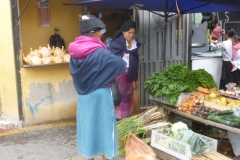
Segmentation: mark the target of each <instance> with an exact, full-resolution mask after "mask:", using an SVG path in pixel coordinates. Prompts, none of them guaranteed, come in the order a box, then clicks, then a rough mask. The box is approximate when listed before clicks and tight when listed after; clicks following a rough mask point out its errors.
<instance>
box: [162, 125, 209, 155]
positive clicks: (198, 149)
mask: <svg viewBox="0 0 240 160" xmlns="http://www.w3.org/2000/svg"><path fill="white" fill-rule="evenodd" d="M162 134H164V135H166V136H168V137H170V138H173V139H176V140H178V141H181V142H184V143H186V144H189V145H190V146H191V151H192V154H193V155H195V154H199V153H202V152H204V151H205V150H206V149H207V148H209V146H208V144H207V142H206V140H205V139H203V137H202V136H201V135H200V134H198V133H195V132H193V131H192V130H190V129H188V127H187V125H186V124H185V123H182V122H177V123H174V124H173V125H172V127H171V128H170V129H168V128H166V129H163V130H162ZM164 143H165V145H164V147H167V148H170V149H173V150H176V151H178V152H180V153H182V154H184V153H185V152H186V147H185V146H184V145H182V144H180V143H177V142H172V143H169V141H166V140H165V139H160V140H159V144H160V145H163V144H164Z"/></svg>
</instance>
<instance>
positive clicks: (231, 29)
mask: <svg viewBox="0 0 240 160" xmlns="http://www.w3.org/2000/svg"><path fill="white" fill-rule="evenodd" d="M225 34H226V35H227V36H228V37H230V38H232V37H233V36H234V35H235V30H234V29H233V28H232V27H228V28H227V29H226V32H225Z"/></svg>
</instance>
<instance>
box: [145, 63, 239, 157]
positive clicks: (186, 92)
mask: <svg viewBox="0 0 240 160" xmlns="http://www.w3.org/2000/svg"><path fill="white" fill-rule="evenodd" d="M144 87H145V89H146V91H147V92H148V93H149V94H150V96H149V99H150V100H151V101H152V102H153V104H156V105H157V106H159V107H160V108H162V109H164V110H166V111H168V112H172V113H174V114H175V115H179V116H181V117H184V118H186V119H188V120H190V121H193V122H196V123H198V124H203V125H205V126H208V127H212V128H217V129H219V130H222V131H223V133H224V134H223V135H222V137H220V140H219V141H218V143H220V142H221V140H222V139H223V138H224V137H225V135H226V133H227V132H228V133H229V132H231V133H233V134H240V123H239V122H240V117H239V109H240V107H239V106H240V102H239V100H238V98H239V86H237V84H236V83H228V84H227V85H226V88H227V89H226V90H218V89H217V87H216V83H215V81H214V79H213V76H212V75H211V74H209V73H208V72H207V71H205V70H204V69H198V70H190V69H188V68H187V67H186V66H185V65H182V64H177V65H172V66H169V67H167V68H165V69H164V71H163V72H160V73H153V74H152V75H150V76H149V77H148V79H147V81H145V83H144ZM169 121H171V119H169ZM218 138H219V137H218ZM228 138H229V140H230V141H231V139H230V137H229V136H228ZM231 143H232V142H231ZM232 146H233V149H234V150H237V149H238V146H237V145H236V144H232ZM237 152H238V151H235V154H236V153H237Z"/></svg>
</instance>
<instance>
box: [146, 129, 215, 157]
mask: <svg viewBox="0 0 240 160" xmlns="http://www.w3.org/2000/svg"><path fill="white" fill-rule="evenodd" d="M166 129H167V130H168V131H170V128H166ZM166 129H159V130H152V136H151V146H152V147H154V148H156V149H159V150H162V151H163V152H166V153H168V154H170V155H172V156H174V157H177V158H179V159H181V160H190V159H191V157H192V151H191V146H190V145H189V144H187V143H184V142H181V141H179V140H176V139H173V138H170V137H169V136H166V135H164V134H163V131H164V130H166ZM200 135H201V134H200ZM201 136H202V137H203V139H205V140H206V141H207V144H208V145H209V148H208V149H206V150H205V151H204V153H206V152H210V151H217V140H215V139H212V138H210V137H206V136H203V135H201Z"/></svg>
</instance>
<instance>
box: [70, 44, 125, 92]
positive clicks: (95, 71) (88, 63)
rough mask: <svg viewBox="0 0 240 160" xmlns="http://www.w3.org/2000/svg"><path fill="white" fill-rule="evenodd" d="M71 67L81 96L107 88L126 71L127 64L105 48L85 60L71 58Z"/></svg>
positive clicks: (74, 82) (71, 72)
mask: <svg viewBox="0 0 240 160" xmlns="http://www.w3.org/2000/svg"><path fill="white" fill-rule="evenodd" d="M69 65H70V74H71V76H72V78H73V84H74V86H75V88H76V91H77V93H78V94H79V95H84V94H89V93H91V92H93V91H95V90H97V89H99V88H102V87H104V86H106V85H107V84H109V83H110V82H112V81H113V80H114V79H115V78H116V77H117V76H119V75H121V74H123V73H124V72H125V70H126V63H125V62H124V61H123V60H122V59H121V58H120V57H117V56H115V55H113V54H112V53H111V52H109V51H108V50H106V49H103V48H99V49H97V50H95V51H94V52H93V53H91V54H90V55H88V56H87V57H86V58H85V59H83V60H80V59H76V58H73V57H71V59H70V64H69Z"/></svg>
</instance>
